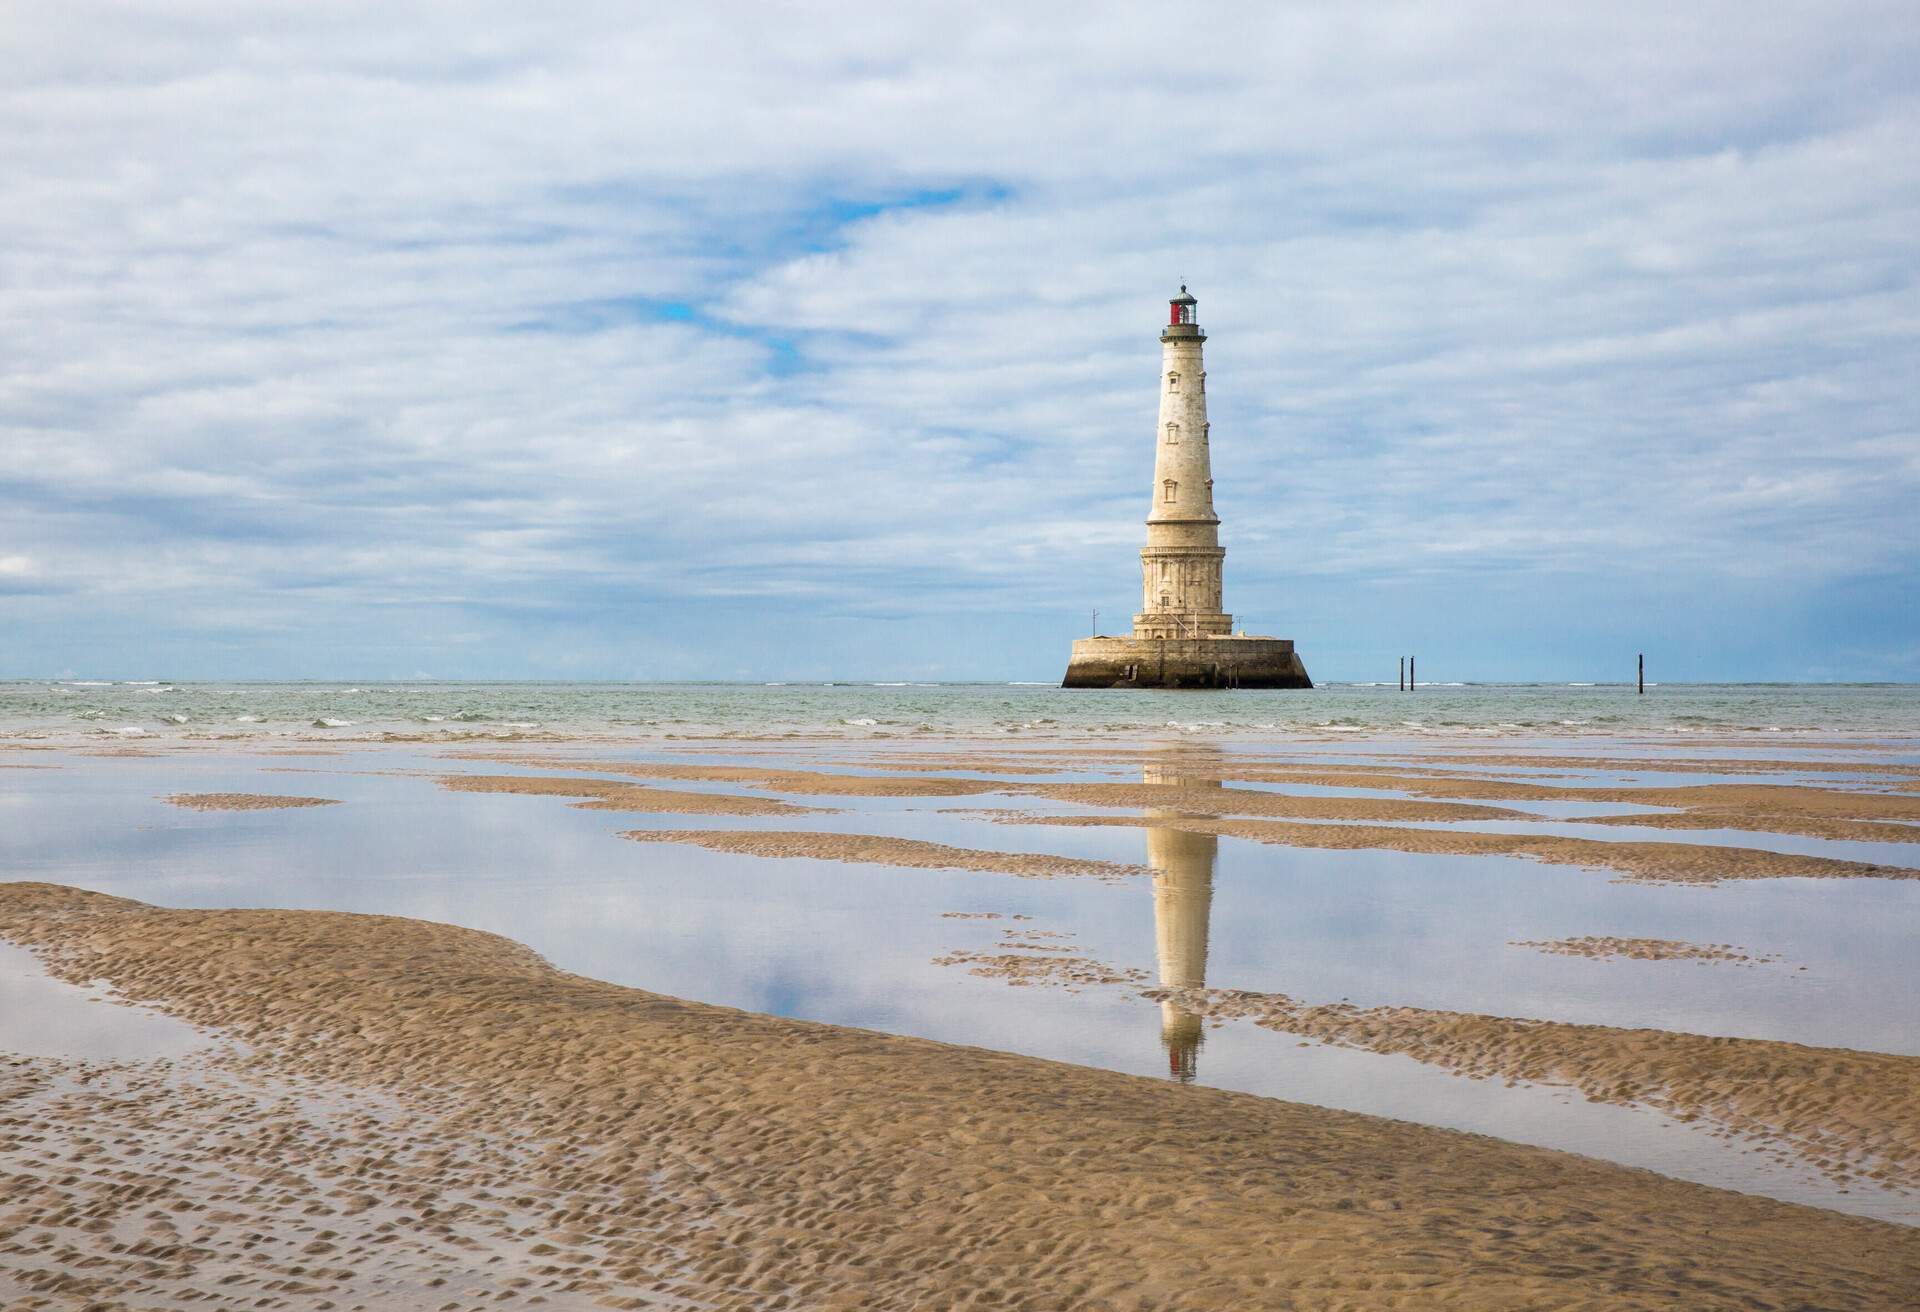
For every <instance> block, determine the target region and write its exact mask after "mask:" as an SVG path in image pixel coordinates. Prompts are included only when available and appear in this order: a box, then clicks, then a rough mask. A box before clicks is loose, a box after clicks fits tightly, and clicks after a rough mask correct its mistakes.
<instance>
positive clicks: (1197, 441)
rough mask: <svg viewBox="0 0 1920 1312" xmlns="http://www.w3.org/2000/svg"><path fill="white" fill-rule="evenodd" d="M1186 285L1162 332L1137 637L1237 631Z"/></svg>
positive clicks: (1202, 368)
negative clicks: (1229, 608)
mask: <svg viewBox="0 0 1920 1312" xmlns="http://www.w3.org/2000/svg"><path fill="white" fill-rule="evenodd" d="M1194 305H1195V301H1194V299H1193V297H1191V296H1189V295H1188V294H1187V289H1186V288H1185V287H1182V288H1181V289H1180V294H1179V295H1178V296H1176V297H1174V298H1173V301H1172V303H1171V308H1170V312H1169V316H1168V317H1169V319H1170V320H1171V322H1169V323H1168V324H1167V326H1166V327H1165V328H1164V329H1163V330H1161V333H1160V422H1159V425H1158V426H1157V428H1156V430H1155V431H1156V433H1157V434H1158V437H1159V442H1158V445H1157V446H1156V447H1155V449H1154V458H1153V503H1152V505H1151V507H1150V508H1149V509H1148V511H1147V545H1146V549H1145V550H1143V551H1142V552H1141V553H1140V564H1141V572H1142V575H1143V583H1144V587H1143V589H1142V596H1143V601H1142V603H1141V606H1140V614H1138V615H1135V616H1134V617H1133V636H1134V637H1136V638H1198V637H1200V636H1202V635H1203V634H1204V635H1208V636H1221V635H1225V634H1229V633H1232V632H1233V616H1231V615H1228V614H1225V613H1224V612H1222V611H1221V609H1220V567H1221V564H1222V562H1224V561H1225V560H1226V558H1227V553H1226V550H1225V548H1223V547H1222V546H1221V545H1220V517H1219V516H1218V515H1216V514H1214V513H1213V460H1212V457H1211V456H1210V455H1209V453H1208V450H1207V447H1208V445H1209V442H1208V439H1209V438H1210V436H1211V434H1210V433H1209V431H1208V425H1207V370H1206V365H1205V362H1204V361H1203V360H1202V359H1201V356H1200V344H1201V343H1202V342H1204V341H1206V340H1207V335H1206V334H1205V333H1203V332H1201V331H1200V325H1199V324H1197V323H1195V322H1194V315H1193V309H1194Z"/></svg>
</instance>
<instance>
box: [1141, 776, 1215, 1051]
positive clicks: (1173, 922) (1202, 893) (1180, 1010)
mask: <svg viewBox="0 0 1920 1312" xmlns="http://www.w3.org/2000/svg"><path fill="white" fill-rule="evenodd" d="M1217 760H1218V753H1196V752H1190V751H1189V752H1182V753H1180V754H1179V755H1178V756H1170V757H1168V758H1167V759H1166V760H1164V761H1162V762H1159V763H1156V764H1153V765H1149V766H1147V767H1146V769H1145V772H1144V782H1146V783H1149V784H1160V785H1163V786H1170V787H1178V788H1221V787H1223V786H1224V785H1223V784H1222V783H1221V781H1220V780H1219V779H1218V778H1217V777H1213V776H1215V775H1217V773H1218V772H1217V770H1215V769H1213V765H1214V763H1215V762H1217ZM1182 814H1183V812H1182V811H1181V810H1180V809H1179V808H1177V807H1165V808H1161V807H1156V808H1152V809H1149V810H1148V811H1146V812H1145V815H1146V818H1147V821H1148V824H1147V864H1148V865H1149V866H1150V867H1152V869H1153V930H1154V940H1155V948H1156V955H1157V956H1158V960H1159V968H1160V983H1161V985H1162V987H1165V988H1181V989H1199V988H1205V987H1206V983H1207V931H1208V922H1209V920H1210V918H1211V916H1212V913H1213V868H1214V862H1215V861H1216V860H1217V859H1218V857H1219V853H1220V840H1219V838H1218V837H1216V836H1215V835H1213V834H1196V833H1192V832H1189V831H1187V830H1184V829H1179V828H1175V827H1174V826H1173V825H1172V824H1171V823H1169V824H1165V825H1156V824H1154V823H1153V821H1154V820H1155V819H1156V818H1160V819H1166V820H1168V821H1173V820H1176V819H1178V818H1180V817H1181V816H1182ZM1204 1037H1205V1035H1204V1031H1203V1030H1202V1028H1201V1021H1200V1017H1199V1016H1198V1015H1196V1014H1195V1013H1194V1012H1192V1011H1189V1010H1187V1009H1186V1008H1184V1007H1182V1006H1181V1005H1180V1004H1179V1003H1178V1002H1175V1001H1172V1000H1171V999H1169V1000H1167V1001H1165V1002H1162V1003H1161V1004H1160V1042H1161V1045H1162V1046H1163V1047H1165V1048H1166V1050H1167V1073H1168V1074H1169V1075H1170V1076H1171V1077H1172V1078H1174V1079H1176V1080H1179V1081H1180V1082H1181V1083H1182V1084H1190V1083H1192V1082H1193V1079H1194V1076H1195V1075H1197V1074H1198V1073H1199V1063H1200V1044H1201V1042H1202V1041H1203V1039H1204Z"/></svg>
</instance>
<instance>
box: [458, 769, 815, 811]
mask: <svg viewBox="0 0 1920 1312" xmlns="http://www.w3.org/2000/svg"><path fill="white" fill-rule="evenodd" d="M440 786H441V787H442V788H446V789H450V790H452V791H453V792H456V793H514V794H518V795H520V796H523V797H582V798H586V799H587V800H586V801H582V802H575V803H574V804H573V805H575V806H577V807H579V808H580V809H582V810H585V811H653V812H659V813H661V814H665V815H802V814H805V813H807V812H813V813H815V814H824V811H823V809H822V808H820V807H815V806H796V805H795V804H793V803H792V802H781V801H777V800H775V799H773V798H771V797H740V796H735V795H733V794H730V793H690V792H681V791H676V790H673V789H667V788H649V787H647V786H646V785H644V784H634V783H626V782H624V781H622V780H618V779H577V778H556V777H554V776H551V775H522V774H450V775H443V776H442V777H441V779H440Z"/></svg>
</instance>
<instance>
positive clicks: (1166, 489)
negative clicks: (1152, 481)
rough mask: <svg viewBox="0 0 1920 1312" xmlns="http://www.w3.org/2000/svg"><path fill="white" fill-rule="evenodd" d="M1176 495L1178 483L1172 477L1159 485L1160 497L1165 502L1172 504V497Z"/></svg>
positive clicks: (1178, 489) (1178, 492) (1177, 493)
mask: <svg viewBox="0 0 1920 1312" xmlns="http://www.w3.org/2000/svg"><path fill="white" fill-rule="evenodd" d="M1178 495H1180V485H1179V484H1178V483H1176V482H1174V481H1173V480H1172V479H1168V480H1167V481H1166V482H1164V483H1162V484H1161V485H1160V499H1161V500H1162V501H1165V502H1166V503H1167V504H1169V505H1171V504H1173V499H1174V498H1175V497H1176V496H1178Z"/></svg>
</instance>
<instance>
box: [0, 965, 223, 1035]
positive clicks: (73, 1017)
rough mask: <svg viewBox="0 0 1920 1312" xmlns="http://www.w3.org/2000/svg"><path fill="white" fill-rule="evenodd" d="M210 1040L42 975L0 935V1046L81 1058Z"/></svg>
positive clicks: (170, 1021) (97, 993)
mask: <svg viewBox="0 0 1920 1312" xmlns="http://www.w3.org/2000/svg"><path fill="white" fill-rule="evenodd" d="M214 1044H215V1040H214V1039H212V1038H210V1037H209V1036H207V1035H205V1034H202V1033H201V1032H200V1031H199V1030H196V1029H195V1028H194V1027H193V1026H191V1025H188V1024H186V1023H185V1022H184V1021H179V1020H175V1019H174V1018H173V1017H172V1016H165V1015H162V1014H160V1013H159V1012H156V1011H149V1010H147V1009H146V1008H145V1007H135V1006H129V1005H126V1004H125V1003H118V1002H116V1001H115V1000H114V998H113V997H112V995H111V994H109V993H107V992H106V991H104V990H101V989H95V988H86V987H82V986H81V985H78V984H69V983H67V982H66V981H65V980H60V979H55V978H54V977H53V976H52V975H49V974H48V973H47V971H46V969H45V968H44V967H42V966H41V964H40V963H39V961H38V960H37V959H36V958H35V957H34V955H33V954H32V953H31V952H28V951H27V950H26V949H25V948H20V947H15V946H14V945H13V944H11V943H0V1052H11V1053H17V1054H19V1055H21V1056H23V1057H56V1058H78V1059H82V1060H88V1061H154V1060H157V1059H161V1058H167V1057H184V1056H187V1055H188V1054H189V1053H194V1052H200V1051H203V1050H205V1049H208V1048H211V1047H213V1046H214Z"/></svg>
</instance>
